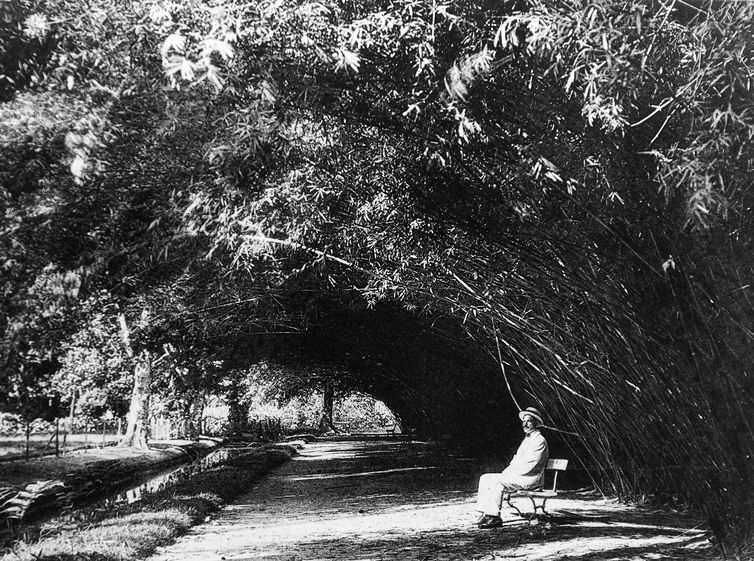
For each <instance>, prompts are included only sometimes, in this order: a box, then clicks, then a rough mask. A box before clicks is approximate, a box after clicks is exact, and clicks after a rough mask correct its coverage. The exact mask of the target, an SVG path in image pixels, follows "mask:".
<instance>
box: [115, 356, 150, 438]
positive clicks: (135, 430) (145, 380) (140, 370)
mask: <svg viewBox="0 0 754 561" xmlns="http://www.w3.org/2000/svg"><path fill="white" fill-rule="evenodd" d="M151 381H152V363H151V360H150V357H149V353H148V352H146V351H145V352H144V353H143V354H142V355H141V357H140V358H139V360H138V361H137V363H136V367H135V368H134V389H133V393H132V394H131V405H130V407H129V409H128V426H127V428H126V435H125V436H124V437H123V440H121V441H120V445H121V446H129V447H132V448H148V444H147V438H148V434H147V432H148V430H149V420H148V419H149V396H150V393H149V386H150V383H151Z"/></svg>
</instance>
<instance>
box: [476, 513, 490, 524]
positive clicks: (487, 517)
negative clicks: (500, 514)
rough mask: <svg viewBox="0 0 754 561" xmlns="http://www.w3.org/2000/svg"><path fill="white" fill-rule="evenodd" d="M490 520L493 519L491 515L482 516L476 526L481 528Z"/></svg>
mask: <svg viewBox="0 0 754 561" xmlns="http://www.w3.org/2000/svg"><path fill="white" fill-rule="evenodd" d="M490 518H492V516H491V515H489V514H482V516H480V517H479V519H478V520H477V521H476V522H475V524H476V525H477V526H479V525H480V524H481V523H482V522H486V521H487V520H489V519H490Z"/></svg>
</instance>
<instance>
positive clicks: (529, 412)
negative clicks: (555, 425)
mask: <svg viewBox="0 0 754 561" xmlns="http://www.w3.org/2000/svg"><path fill="white" fill-rule="evenodd" d="M527 416H529V417H534V418H535V419H536V420H537V421H539V424H540V425H544V424H545V422H544V421H543V420H542V413H540V412H539V410H538V409H535V408H534V407H527V408H526V409H524V410H523V411H519V412H518V418H519V419H521V420H522V421H523V420H524V417H527Z"/></svg>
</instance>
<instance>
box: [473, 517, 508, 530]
mask: <svg viewBox="0 0 754 561" xmlns="http://www.w3.org/2000/svg"><path fill="white" fill-rule="evenodd" d="M502 525H503V519H502V518H500V517H499V516H489V517H487V520H482V521H481V522H480V523H479V527H480V528H482V529H483V530H486V529H488V528H500V527H501V526H502Z"/></svg>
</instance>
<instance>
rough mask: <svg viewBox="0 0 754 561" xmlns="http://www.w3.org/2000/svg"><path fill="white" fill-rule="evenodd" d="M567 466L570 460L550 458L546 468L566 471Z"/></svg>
mask: <svg viewBox="0 0 754 561" xmlns="http://www.w3.org/2000/svg"><path fill="white" fill-rule="evenodd" d="M567 467H568V460H560V459H555V460H549V461H548V462H547V466H546V467H545V469H554V470H557V471H565V470H566V468H567Z"/></svg>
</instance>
